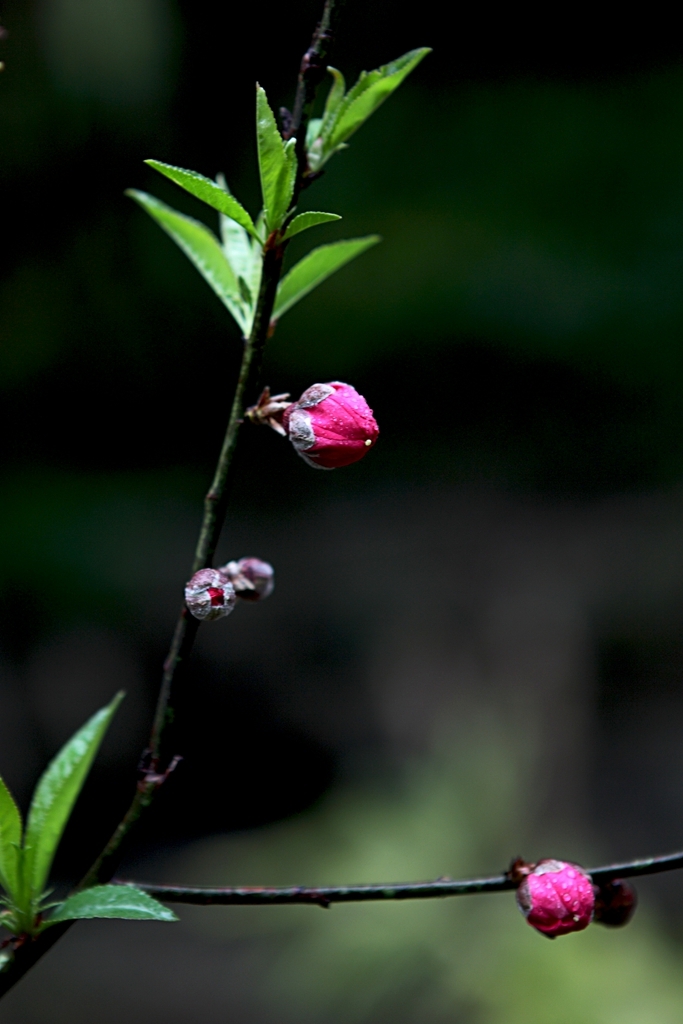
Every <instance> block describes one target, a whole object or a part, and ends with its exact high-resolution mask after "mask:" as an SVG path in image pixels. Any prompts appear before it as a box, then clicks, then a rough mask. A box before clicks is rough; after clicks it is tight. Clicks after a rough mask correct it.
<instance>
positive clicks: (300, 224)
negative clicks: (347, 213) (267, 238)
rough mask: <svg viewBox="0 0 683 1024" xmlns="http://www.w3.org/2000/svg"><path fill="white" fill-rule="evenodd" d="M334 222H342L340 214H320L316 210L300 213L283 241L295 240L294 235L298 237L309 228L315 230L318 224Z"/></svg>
mask: <svg viewBox="0 0 683 1024" xmlns="http://www.w3.org/2000/svg"><path fill="white" fill-rule="evenodd" d="M333 220H341V217H340V216H339V214H338V213H318V212H317V211H314V210H311V211H309V212H308V213H300V214H298V215H297V216H296V217H295V218H294V220H293V221H292V222H291V224H290V225H289V227H288V228H287V230H286V231H285V233H284V235H283V236H282V240H283V242H286V241H287V239H288V238H294V235H298V234H299V232H300V231H306V229H307V228H314V227H315V226H316V224H329V222H330V221H333Z"/></svg>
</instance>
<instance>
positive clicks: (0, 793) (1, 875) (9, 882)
mask: <svg viewBox="0 0 683 1024" xmlns="http://www.w3.org/2000/svg"><path fill="white" fill-rule="evenodd" d="M20 845H21V815H20V813H19V808H18V807H17V805H16V804H15V802H14V798H13V797H12V794H11V793H10V791H9V790H8V788H7V786H6V785H5V783H4V782H3V780H2V779H1V778H0V884H2V887H3V889H4V890H5V891H6V892H7V893H8V894H9V895H10V896H13V895H14V894H15V893H16V890H17V882H18V878H17V857H18V854H19V847H20Z"/></svg>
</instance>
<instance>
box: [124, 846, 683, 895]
mask: <svg viewBox="0 0 683 1024" xmlns="http://www.w3.org/2000/svg"><path fill="white" fill-rule="evenodd" d="M676 868H683V853H670V854H667V855H666V856H663V857H648V858H646V859H645V860H632V861H628V862H626V863H623V864H607V865H605V866H604V867H600V868H589V869H587V871H588V874H589V875H590V876H591V878H592V879H593V881H594V882H595V883H596V885H602V884H604V883H605V882H610V881H612V880H613V879H615V878H633V877H634V876H636V875H654V874H657V873H658V872H660V871H673V870H675V869H676ZM115 881H116V883H117V884H119V885H134V886H136V887H137V888H138V889H142V890H143V892H146V893H148V894H149V895H150V896H154V897H156V899H159V900H165V901H166V902H167V903H191V904H194V905H196V906H204V907H207V906H236V905H238V906H250V905H257V906H264V905H270V904H275V903H309V904H313V905H317V906H319V907H329V905H330V904H331V903H364V902H366V901H367V900H423V899H432V898H434V897H437V896H438V897H443V896H465V895H467V894H470V893H472V894H473V893H478V892H505V891H506V890H509V889H516V888H517V884H518V883H517V881H513V879H512V878H510V877H509V876H508V875H507V874H503V875H490V876H488V877H487V878H468V879H465V880H464V881H452V880H451V879H450V878H439V879H437V880H436V881H435V882H406V883H401V884H399V885H390V884H389V885H345V886H338V887H324V888H314V887H309V886H303V885H296V886H287V887H285V888H269V887H266V886H257V887H254V886H240V887H230V888H218V889H202V888H197V887H195V886H187V885H151V884H149V883H148V882H130V881H126V882H124V881H123V880H121V879H118V878H117V879H115Z"/></svg>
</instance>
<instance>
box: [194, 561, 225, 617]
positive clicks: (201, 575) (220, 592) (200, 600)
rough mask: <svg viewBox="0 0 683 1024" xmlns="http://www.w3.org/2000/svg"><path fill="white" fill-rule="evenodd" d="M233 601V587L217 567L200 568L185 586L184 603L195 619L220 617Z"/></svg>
mask: <svg viewBox="0 0 683 1024" xmlns="http://www.w3.org/2000/svg"><path fill="white" fill-rule="evenodd" d="M235 601H236V597H235V588H234V587H233V585H232V583H231V582H230V580H229V579H228V578H227V576H224V575H223V573H222V572H220V571H219V570H218V569H200V570H199V572H196V573H195V574H194V576H193V577H192V579H191V580H190V582H189V583H188V584H187V585H186V587H185V604H186V605H187V607H188V610H189V611H190V612H191V613H192V615H194V617H195V619H202V620H204V621H206V622H210V621H211V620H212V619H222V618H223V616H224V615H229V614H230V612H231V611H232V610H233V608H234V607H235Z"/></svg>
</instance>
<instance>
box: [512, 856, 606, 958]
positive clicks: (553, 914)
mask: <svg viewBox="0 0 683 1024" xmlns="http://www.w3.org/2000/svg"><path fill="white" fill-rule="evenodd" d="M517 903H518V905H519V909H520V910H521V911H522V913H523V914H524V916H525V917H526V919H527V921H528V922H529V924H530V925H533V927H534V928H536V929H537V930H538V931H539V932H542V933H543V935H547V936H548V938H549V939H555V938H557V936H558V935H566V934H567V933H568V932H580V931H582V930H583V929H584V928H587V927H588V925H589V924H590V923H591V920H592V919H593V910H594V907H595V895H594V892H593V884H592V882H591V879H590V877H589V876H588V875H587V874H586V872H585V871H584V870H583V868H580V867H579V866H578V864H568V863H567V861H563V860H542V861H540V862H539V863H538V864H537V865H536V866H535V867H534V868H532V869H531V871H530V872H529V874H528V875H527V876H526V878H524V880H523V881H522V882H521V884H520V886H519V888H518V889H517Z"/></svg>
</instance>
